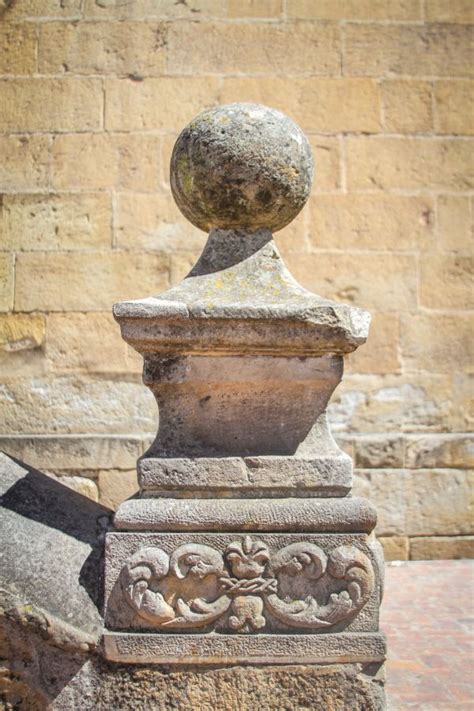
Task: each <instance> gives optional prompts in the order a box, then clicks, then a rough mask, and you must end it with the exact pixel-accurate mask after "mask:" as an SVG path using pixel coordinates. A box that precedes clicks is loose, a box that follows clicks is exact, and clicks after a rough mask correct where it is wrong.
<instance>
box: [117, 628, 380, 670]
mask: <svg viewBox="0 0 474 711" xmlns="http://www.w3.org/2000/svg"><path fill="white" fill-rule="evenodd" d="M104 645H105V650H106V653H107V656H108V658H109V659H111V660H113V661H116V662H121V661H122V662H125V663H127V662H128V663H130V662H131V663H135V664H137V663H140V662H141V660H142V659H143V661H144V662H145V663H146V662H148V663H149V662H150V661H154V662H156V663H158V664H159V663H162V664H163V663H165V664H166V663H167V662H168V660H169V659H170V658H176V659H180V660H182V661H183V662H184V663H185V664H186V663H188V664H196V662H198V663H203V660H208V661H209V663H210V664H212V663H214V664H215V663H217V662H218V661H219V660H220V659H221V658H222V656H223V655H225V657H226V658H227V659H228V660H229V662H230V663H239V662H242V661H244V660H245V661H254V662H255V663H256V664H258V663H260V664H261V663H262V662H264V661H268V662H269V663H270V664H275V662H276V663H278V662H280V663H283V664H284V663H288V662H290V660H292V659H295V658H296V659H298V660H301V663H303V664H307V663H308V662H309V663H311V662H313V663H314V662H318V661H321V662H326V663H331V664H334V663H335V664H337V663H341V662H346V661H349V663H350V662H355V663H364V662H365V663H367V662H369V663H370V662H372V663H373V662H379V663H380V662H382V661H383V659H384V658H385V642H384V638H383V636H382V635H381V634H380V633H378V634H377V633H373V634H356V633H353V634H347V635H346V634H338V635H331V634H326V635H324V636H318V637H316V636H314V635H301V634H299V635H286V636H283V635H278V636H277V635H274V636H271V637H267V635H257V636H255V637H252V638H246V639H245V644H243V641H242V639H241V638H239V637H224V638H222V639H215V638H209V637H207V638H203V637H202V636H201V635H188V636H183V635H144V634H138V633H135V634H133V633H128V634H127V633H117V632H107V633H106V634H105V635H104Z"/></svg>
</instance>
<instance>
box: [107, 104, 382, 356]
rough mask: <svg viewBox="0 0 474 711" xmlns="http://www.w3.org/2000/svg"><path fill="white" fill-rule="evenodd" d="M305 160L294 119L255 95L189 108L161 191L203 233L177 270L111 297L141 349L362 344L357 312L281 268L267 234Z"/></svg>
mask: <svg viewBox="0 0 474 711" xmlns="http://www.w3.org/2000/svg"><path fill="white" fill-rule="evenodd" d="M312 176H313V159H312V155H311V149H310V146H309V143H308V141H307V139H306V136H305V135H304V133H303V132H302V131H301V129H300V128H299V126H297V124H296V123H295V122H294V121H292V120H291V119H290V118H289V117H287V116H285V115H284V114H282V113H281V112H279V111H276V110H274V109H270V108H267V107H265V106H261V105H258V104H246V103H242V104H229V105H226V106H219V107H217V108H213V109H209V110H207V111H204V112H203V113H201V114H199V115H198V116H197V117H196V118H195V119H193V121H191V123H190V124H189V125H188V126H187V127H186V128H185V129H184V130H183V131H182V133H181V134H180V136H179V137H178V139H177V141H176V144H175V147H174V150H173V154H172V158H171V175H170V181H171V188H172V192H173V196H174V198H175V201H176V203H177V205H178V207H179V209H180V210H181V212H182V213H183V215H184V216H185V217H186V218H187V219H188V220H189V221H190V222H192V224H194V225H195V226H196V227H198V228H200V229H202V230H204V231H209V238H208V241H207V243H206V245H205V247H204V250H203V253H202V254H201V256H200V258H199V259H198V261H197V263H196V265H195V266H194V267H193V268H192V270H191V272H190V273H189V274H188V276H187V277H186V278H185V279H184V280H183V281H182V282H181V283H180V284H178V285H177V286H175V287H173V288H171V289H169V290H168V291H166V292H164V293H163V294H160V295H159V296H153V297H148V298H144V299H139V300H134V301H123V302H120V303H118V304H115V306H114V316H115V318H116V320H117V321H118V322H119V323H120V326H121V330H122V337H123V338H124V339H125V341H127V342H128V343H129V344H130V345H131V346H133V347H134V348H135V349H136V350H137V351H139V352H140V353H142V354H147V353H155V354H163V355H164V354H170V355H171V354H204V353H207V354H209V353H223V354H225V353H228V354H267V355H287V356H291V355H301V356H310V355H311V356H318V355H324V354H327V353H334V354H343V353H348V352H350V351H353V350H355V348H357V347H358V346H359V345H361V344H362V343H364V342H365V340H366V339H367V335H368V328H369V322H370V316H369V314H368V312H366V311H364V310H362V309H359V308H355V307H353V306H349V305H346V304H340V303H337V302H334V301H330V300H328V299H323V298H322V297H320V296H317V295H316V294H313V293H311V292H309V291H307V290H306V289H304V288H303V287H302V286H300V285H299V284H298V283H297V282H296V281H295V279H294V278H293V277H292V276H291V274H290V273H289V271H288V270H287V268H286V267H285V265H284V263H283V261H282V259H281V256H280V254H279V252H278V249H277V247H276V245H275V243H274V241H273V232H276V231H277V230H280V229H282V228H283V227H285V226H286V225H287V224H289V223H290V222H291V220H293V219H294V218H295V217H296V215H297V214H298V213H299V212H300V210H301V209H302V207H303V206H304V204H305V203H306V201H307V199H308V196H309V193H310V190H311V182H312Z"/></svg>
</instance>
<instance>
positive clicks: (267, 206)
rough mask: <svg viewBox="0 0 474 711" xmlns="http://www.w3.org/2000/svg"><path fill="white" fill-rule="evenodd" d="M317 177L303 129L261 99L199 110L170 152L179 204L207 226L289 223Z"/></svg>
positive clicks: (250, 229) (256, 226)
mask: <svg viewBox="0 0 474 711" xmlns="http://www.w3.org/2000/svg"><path fill="white" fill-rule="evenodd" d="M312 177H313V160H312V156H311V149H310V147H309V144H308V140H307V138H306V136H305V135H304V134H303V133H302V131H301V129H300V128H299V127H298V126H297V125H296V124H295V123H294V122H293V121H292V120H291V119H289V118H288V117H287V116H285V115H284V114H282V113H280V112H279V111H275V110H274V109H269V108H266V107H263V106H261V105H259V104H229V105H227V106H219V107H217V108H216V109H211V110H208V111H205V112H204V113H202V114H200V115H199V116H197V117H196V118H195V119H193V121H192V122H191V123H190V124H189V125H188V126H187V127H186V128H185V129H184V130H183V131H182V133H181V134H180V136H179V138H178V140H177V141H176V144H175V147H174V150H173V155H172V157H171V189H172V191H173V196H174V198H175V200H176V202H177V205H178V207H179V209H180V210H181V212H182V213H183V214H184V215H185V217H187V218H188V220H189V221H190V222H192V223H193V224H194V225H196V226H197V227H199V228H201V229H203V230H204V231H205V232H209V230H211V229H213V228H220V229H240V230H247V231H248V232H253V231H255V230H258V229H262V228H267V229H270V230H272V231H274V232H275V231H277V230H279V229H281V228H282V227H285V225H287V224H288V223H289V222H291V220H292V219H293V218H294V217H296V215H297V214H298V212H299V211H300V210H301V208H302V207H303V205H304V204H305V202H306V200H307V199H308V196H309V193H310V190H311V182H312Z"/></svg>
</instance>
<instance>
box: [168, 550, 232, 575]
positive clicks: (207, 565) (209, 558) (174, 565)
mask: <svg viewBox="0 0 474 711" xmlns="http://www.w3.org/2000/svg"><path fill="white" fill-rule="evenodd" d="M170 571H171V572H172V573H173V574H174V575H175V576H176V577H177V578H179V579H181V580H182V579H183V578H185V577H186V576H187V575H190V576H192V577H195V578H199V579H200V580H202V579H203V578H205V577H206V576H207V575H222V574H223V573H224V561H223V559H222V554H221V553H219V551H216V550H215V549H214V548H211V546H205V545H201V544H197V543H186V544H185V545H184V546H180V547H179V548H177V549H176V550H175V551H174V553H173V554H172V555H171V559H170Z"/></svg>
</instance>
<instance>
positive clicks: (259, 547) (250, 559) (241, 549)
mask: <svg viewBox="0 0 474 711" xmlns="http://www.w3.org/2000/svg"><path fill="white" fill-rule="evenodd" d="M224 555H225V558H226V560H227V562H228V563H229V566H230V568H231V570H232V573H233V574H234V575H235V577H236V578H258V577H260V576H261V575H262V574H263V572H264V570H265V566H266V565H267V563H268V561H269V560H270V551H269V550H268V546H267V545H266V544H265V543H262V541H252V539H251V538H250V536H245V538H244V540H243V541H234V542H233V543H230V544H229V545H228V546H227V548H226V550H225V553H224Z"/></svg>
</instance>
